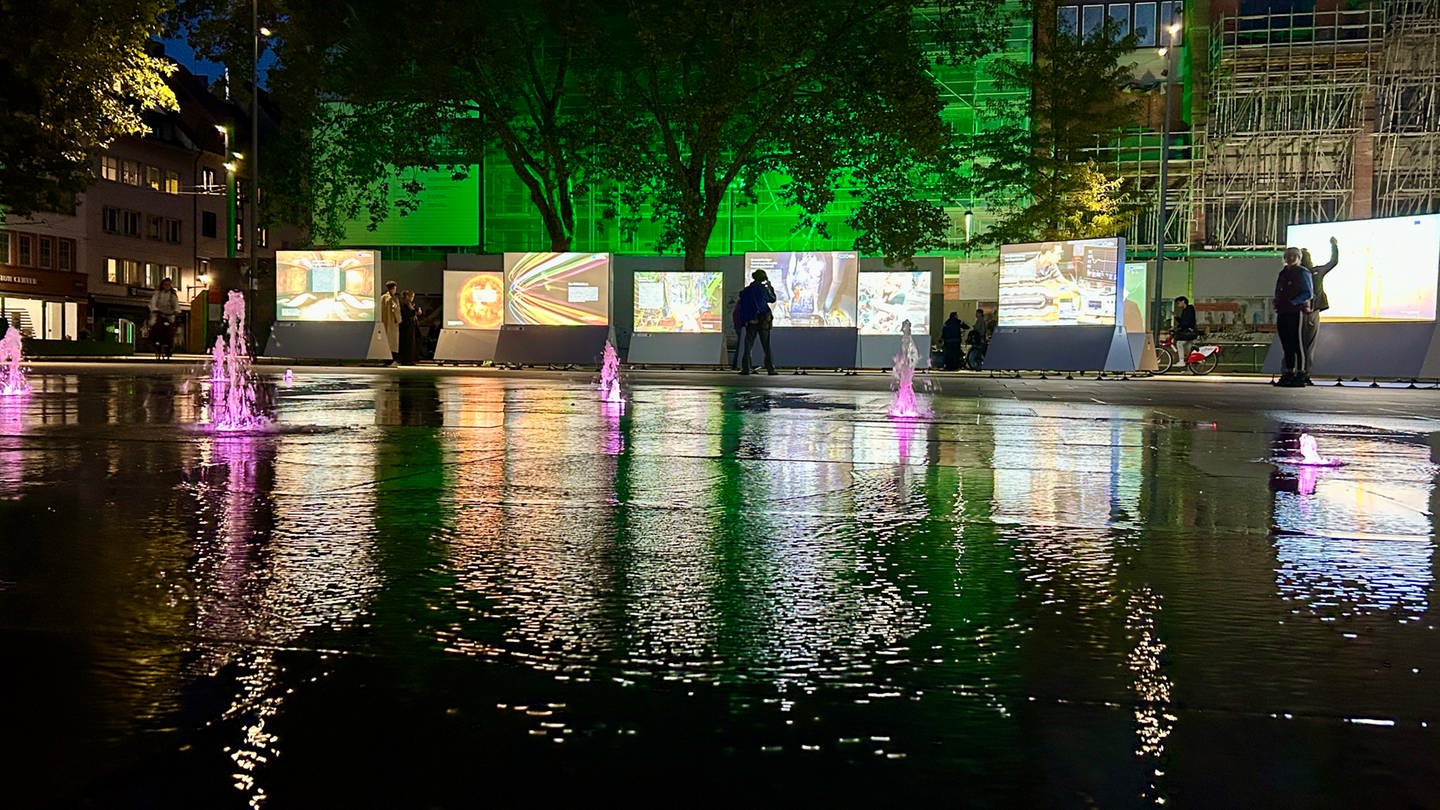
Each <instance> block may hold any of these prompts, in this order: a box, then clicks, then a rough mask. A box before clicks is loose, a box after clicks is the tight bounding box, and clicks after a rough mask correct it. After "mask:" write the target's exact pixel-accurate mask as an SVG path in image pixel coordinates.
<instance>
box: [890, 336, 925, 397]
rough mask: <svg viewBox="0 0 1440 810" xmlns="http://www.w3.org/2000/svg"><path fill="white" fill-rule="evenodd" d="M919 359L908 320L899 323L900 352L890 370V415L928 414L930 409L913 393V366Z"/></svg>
mask: <svg viewBox="0 0 1440 810" xmlns="http://www.w3.org/2000/svg"><path fill="white" fill-rule="evenodd" d="M919 361H920V352H919V351H918V350H916V348H915V339H914V338H913V337H911V335H910V321H908V320H907V321H905V322H903V323H901V324H900V353H899V354H897V355H895V368H894V370H892V371H891V374H892V376H893V377H894V381H893V382H892V383H891V387H893V388H894V389H895V393H894V394H893V395H892V396H891V397H890V411H889V413H890V415H891V416H892V417H895V418H897V419H918V418H920V417H923V416H929V415H930V410H929V409H928V408H926V407H925V406H924V404H923V403H922V402H921V401H920V398H919V396H917V395H916V393H915V366H916V365H917V364H918V363H919Z"/></svg>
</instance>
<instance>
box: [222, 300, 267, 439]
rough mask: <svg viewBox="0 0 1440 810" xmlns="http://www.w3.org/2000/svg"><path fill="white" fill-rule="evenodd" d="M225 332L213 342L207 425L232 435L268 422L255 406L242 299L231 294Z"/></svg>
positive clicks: (227, 308)
mask: <svg viewBox="0 0 1440 810" xmlns="http://www.w3.org/2000/svg"><path fill="white" fill-rule="evenodd" d="M224 321H225V332H224V334H222V335H220V336H219V337H217V338H215V348H214V349H213V350H212V351H211V353H210V356H211V364H210V425H211V426H212V427H213V428H214V429H215V430H219V431H225V432H234V431H242V430H255V429H258V428H262V427H264V426H265V425H266V424H267V423H268V422H269V420H268V419H266V418H265V415H264V414H263V413H262V412H261V411H260V407H259V406H258V405H257V404H256V401H255V400H256V396H255V387H256V385H255V376H254V374H253V373H252V372H251V370H250V346H249V343H248V342H247V340H246V338H245V296H244V295H242V294H241V293H240V292H239V291H238V290H231V291H230V297H229V298H228V299H227V300H226V301H225V309H224Z"/></svg>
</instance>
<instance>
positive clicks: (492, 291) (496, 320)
mask: <svg viewBox="0 0 1440 810" xmlns="http://www.w3.org/2000/svg"><path fill="white" fill-rule="evenodd" d="M502 304H503V296H502V295H501V277H500V275H499V274H497V273H478V274H476V275H474V276H471V277H470V278H469V279H468V280H466V282H465V284H464V286H462V287H461V288H460V292H459V293H458V294H457V297H456V301H455V305H456V311H457V312H458V313H459V314H460V320H462V321H464V322H465V325H466V326H468V327H470V328H472V329H499V328H500V322H501V320H502V318H503V316H504V310H503V308H502V306H501V305H502Z"/></svg>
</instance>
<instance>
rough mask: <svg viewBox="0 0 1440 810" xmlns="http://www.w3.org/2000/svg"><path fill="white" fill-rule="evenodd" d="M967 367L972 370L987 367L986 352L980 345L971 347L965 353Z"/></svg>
mask: <svg viewBox="0 0 1440 810" xmlns="http://www.w3.org/2000/svg"><path fill="white" fill-rule="evenodd" d="M965 367H966V368H968V369H970V370H971V371H981V370H982V369H983V368H984V367H985V352H983V351H981V350H980V349H979V348H978V347H971V349H970V351H968V352H966V353H965Z"/></svg>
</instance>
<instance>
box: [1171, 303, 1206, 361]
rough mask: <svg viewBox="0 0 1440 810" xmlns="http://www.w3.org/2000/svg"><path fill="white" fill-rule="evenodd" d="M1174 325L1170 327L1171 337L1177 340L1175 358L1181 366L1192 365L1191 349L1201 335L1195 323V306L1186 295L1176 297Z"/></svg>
mask: <svg viewBox="0 0 1440 810" xmlns="http://www.w3.org/2000/svg"><path fill="white" fill-rule="evenodd" d="M1174 309H1175V311H1174V313H1173V314H1174V318H1175V321H1174V325H1173V326H1172V327H1171V329H1170V337H1171V338H1173V339H1174V340H1175V359H1176V362H1177V363H1178V364H1179V366H1180V368H1185V367H1186V366H1188V365H1190V349H1191V348H1192V346H1193V345H1194V343H1195V339H1196V338H1198V337H1200V330H1199V328H1198V327H1197V326H1196V325H1195V307H1193V306H1191V304H1190V299H1189V298H1186V297H1185V296H1183V295H1181V296H1177V297H1176V298H1175V308H1174Z"/></svg>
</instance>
